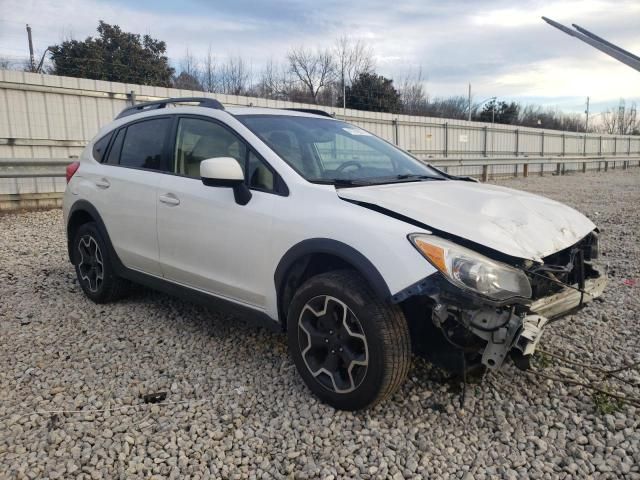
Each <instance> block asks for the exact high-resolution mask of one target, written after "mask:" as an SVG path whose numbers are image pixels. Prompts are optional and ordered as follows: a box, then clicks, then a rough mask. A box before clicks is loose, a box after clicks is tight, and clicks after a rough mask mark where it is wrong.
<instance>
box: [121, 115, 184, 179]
mask: <svg viewBox="0 0 640 480" xmlns="http://www.w3.org/2000/svg"><path fill="white" fill-rule="evenodd" d="M170 126H171V120H170V119H168V118H157V119H153V120H145V121H143V122H137V123H134V124H132V125H129V126H128V127H127V133H126V135H125V137H124V142H123V144H122V152H121V154H120V165H122V166H125V167H135V168H146V169H149V170H162V169H163V168H162V153H163V150H164V142H165V139H166V138H167V135H168V134H169V128H170ZM116 140H117V139H116ZM114 146H115V145H114Z"/></svg>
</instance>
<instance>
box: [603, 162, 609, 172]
mask: <svg viewBox="0 0 640 480" xmlns="http://www.w3.org/2000/svg"><path fill="white" fill-rule="evenodd" d="M607 170H609V162H607V161H606V160H605V161H604V171H605V172H606V171H607Z"/></svg>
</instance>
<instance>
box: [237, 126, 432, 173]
mask: <svg viewBox="0 0 640 480" xmlns="http://www.w3.org/2000/svg"><path fill="white" fill-rule="evenodd" d="M236 118H237V119H238V120H240V121H241V122H242V123H243V124H244V125H245V126H246V127H247V128H248V129H249V130H251V131H252V132H253V133H255V134H256V135H257V136H258V137H260V139H261V140H262V141H264V142H265V143H266V144H267V145H269V147H270V148H271V149H272V150H273V151H274V152H276V153H277V154H278V155H279V156H280V157H282V159H283V160H284V161H286V162H287V163H288V164H289V165H291V167H293V168H294V169H295V170H296V171H297V172H298V173H299V174H300V175H302V176H303V177H304V178H305V179H307V180H309V181H310V182H318V183H333V184H336V185H370V184H373V183H391V182H404V181H420V180H433V179H437V180H444V177H443V176H442V175H441V174H440V173H438V172H437V171H436V170H434V169H433V168H431V167H429V166H427V165H425V164H423V163H421V162H420V161H418V160H416V159H415V158H413V157H411V156H409V155H407V154H406V153H404V152H403V151H402V150H400V149H398V148H396V147H394V146H393V145H391V144H390V143H387V142H385V141H384V140H382V139H380V138H378V137H376V136H375V135H373V134H371V133H369V132H367V131H365V130H362V129H360V128H358V127H355V126H353V125H349V124H348V123H344V122H340V121H336V120H330V119H324V118H314V117H298V116H285V115H237V116H236Z"/></svg>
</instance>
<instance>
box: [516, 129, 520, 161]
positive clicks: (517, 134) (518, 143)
mask: <svg viewBox="0 0 640 480" xmlns="http://www.w3.org/2000/svg"><path fill="white" fill-rule="evenodd" d="M518 150H520V130H518V129H517V128H516V157H517V156H518Z"/></svg>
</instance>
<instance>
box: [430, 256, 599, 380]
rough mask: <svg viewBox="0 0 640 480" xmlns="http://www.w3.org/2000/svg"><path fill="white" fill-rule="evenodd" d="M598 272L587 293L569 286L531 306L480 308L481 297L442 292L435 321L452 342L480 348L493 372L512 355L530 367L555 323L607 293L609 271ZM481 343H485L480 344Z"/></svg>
mask: <svg viewBox="0 0 640 480" xmlns="http://www.w3.org/2000/svg"><path fill="white" fill-rule="evenodd" d="M592 268H593V271H594V272H595V273H596V274H597V276H594V277H592V278H589V279H587V280H585V282H584V286H583V288H582V289H580V288H579V287H578V285H567V286H564V287H563V288H562V289H561V290H560V291H557V292H555V293H553V294H551V295H548V296H546V297H542V298H539V299H535V300H533V301H532V302H528V303H519V304H514V305H479V304H478V303H477V299H475V300H474V301H472V302H470V301H469V300H468V299H467V300H466V301H464V302H458V301H452V300H453V298H452V296H451V295H446V294H444V295H442V290H440V291H439V293H438V294H437V295H434V296H433V297H431V298H432V299H433V300H435V301H436V305H435V307H434V308H433V310H432V320H433V323H434V324H435V325H436V327H438V328H439V329H440V330H441V331H442V333H443V334H444V335H445V336H448V338H447V340H449V341H450V343H454V344H455V345H464V348H465V350H466V351H469V350H473V348H470V347H469V345H475V346H476V348H477V351H478V353H481V355H482V358H481V361H482V364H484V365H485V366H486V367H488V368H490V369H499V368H500V367H501V366H502V365H503V364H504V362H505V360H506V358H507V356H509V355H510V354H511V356H512V357H513V358H514V360H516V365H518V366H520V367H523V368H526V365H528V360H529V359H530V357H531V355H532V354H533V353H534V351H535V350H536V347H537V345H538V343H539V341H540V338H541V336H542V334H543V332H544V329H545V327H546V326H547V325H548V324H549V321H550V320H555V319H558V318H560V317H562V316H564V315H566V314H568V313H570V312H572V311H575V310H576V309H578V308H580V307H582V306H584V305H585V304H587V303H589V302H591V301H593V300H594V299H595V298H598V297H599V296H600V295H602V293H603V291H604V289H605V287H606V285H607V276H606V272H605V270H604V269H602V268H598V267H596V266H592ZM454 327H455V328H454ZM461 327H462V328H461ZM456 329H457V333H456ZM469 334H471V335H469ZM454 336H455V337H456V338H454ZM470 337H471V339H470ZM474 339H475V341H474ZM478 339H481V340H482V341H483V342H480V343H478V342H477V340H478Z"/></svg>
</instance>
